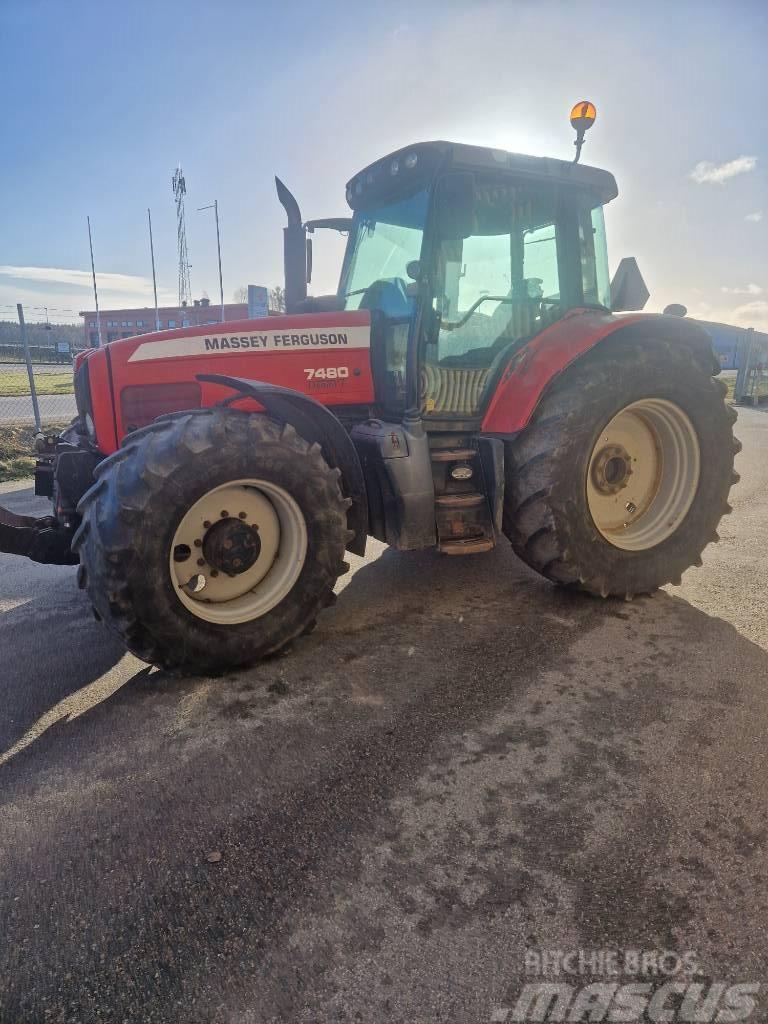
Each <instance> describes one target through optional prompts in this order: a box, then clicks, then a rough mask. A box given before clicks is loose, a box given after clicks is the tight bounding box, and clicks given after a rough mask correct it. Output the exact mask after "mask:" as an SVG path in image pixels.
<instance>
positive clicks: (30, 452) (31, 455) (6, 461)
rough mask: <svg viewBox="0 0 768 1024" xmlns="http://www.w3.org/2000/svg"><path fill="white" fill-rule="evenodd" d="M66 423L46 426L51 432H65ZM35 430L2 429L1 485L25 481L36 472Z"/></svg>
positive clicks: (25, 428) (29, 427)
mask: <svg viewBox="0 0 768 1024" xmlns="http://www.w3.org/2000/svg"><path fill="white" fill-rule="evenodd" d="M64 427H65V424H64V423H59V424H50V425H49V424H45V429H46V430H49V431H58V430H63V429H64ZM35 458H36V456H35V428H34V426H24V427H7V426H3V427H0V483H5V482H6V481H7V480H23V479H24V478H25V477H30V476H32V474H33V473H34V471H35Z"/></svg>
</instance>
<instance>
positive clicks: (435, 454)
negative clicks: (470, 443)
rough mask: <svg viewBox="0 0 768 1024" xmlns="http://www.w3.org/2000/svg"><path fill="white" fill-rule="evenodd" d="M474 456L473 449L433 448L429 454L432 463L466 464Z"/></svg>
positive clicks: (475, 453)
mask: <svg viewBox="0 0 768 1024" xmlns="http://www.w3.org/2000/svg"><path fill="white" fill-rule="evenodd" d="M476 455H477V452H476V451H475V449H474V448H433V449H432V451H431V452H430V458H431V459H432V461H433V462H468V461H469V460H470V459H474V457H475V456H476Z"/></svg>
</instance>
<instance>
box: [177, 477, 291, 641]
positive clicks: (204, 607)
mask: <svg viewBox="0 0 768 1024" xmlns="http://www.w3.org/2000/svg"><path fill="white" fill-rule="evenodd" d="M306 551H307V527H306V523H305V521H304V516H303V514H302V511H301V509H300V508H299V506H298V504H297V502H296V501H295V499H294V498H293V497H291V495H290V494H289V493H288V492H287V491H286V490H284V489H283V488H282V487H280V486H279V485H277V484H275V483H273V482H271V481H269V480H256V479H254V480H248V479H246V480H233V481H231V482H230V483H227V484H222V485H221V486H219V487H214V488H213V489H212V490H210V491H208V492H207V493H206V494H204V495H203V496H202V497H200V498H199V499H198V500H197V501H195V502H194V503H193V504H192V505H191V506H190V507H189V508H188V509H187V511H186V512H185V513H184V515H183V517H182V519H181V521H180V523H179V524H178V526H177V528H176V531H175V533H174V536H173V538H172V541H171V550H170V559H169V569H170V573H171V579H172V581H173V583H174V588H175V590H176V593H177V595H178V597H179V600H180V601H181V603H182V604H183V605H184V606H185V608H187V610H188V611H190V612H192V614H193V615H195V616H197V617H198V618H201V619H205V620H206V621H208V622H214V623H218V624H220V625H236V624H237V623H242V622H249V621H251V620H253V619H256V618H259V616H261V615H264V614H266V612H268V611H269V610H270V609H271V608H274V607H275V605H276V604H278V603H279V602H280V601H281V600H282V599H283V598H284V597H285V596H286V595H287V594H288V593H289V591H290V590H291V588H292V587H293V585H294V583H295V582H296V580H297V579H298V577H299V574H300V572H301V569H302V566H303V565H304V558H305V556H306Z"/></svg>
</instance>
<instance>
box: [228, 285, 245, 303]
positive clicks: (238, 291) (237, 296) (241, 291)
mask: <svg viewBox="0 0 768 1024" xmlns="http://www.w3.org/2000/svg"><path fill="white" fill-rule="evenodd" d="M232 301H233V302H247V301H248V289H247V288H246V286H245V285H244V284H241V285H240V287H239V288H235V290H234V291H233V292H232Z"/></svg>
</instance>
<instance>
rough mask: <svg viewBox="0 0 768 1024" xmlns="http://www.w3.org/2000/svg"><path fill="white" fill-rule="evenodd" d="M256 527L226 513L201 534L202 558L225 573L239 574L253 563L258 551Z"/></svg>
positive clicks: (259, 551) (259, 545)
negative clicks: (224, 517)
mask: <svg viewBox="0 0 768 1024" xmlns="http://www.w3.org/2000/svg"><path fill="white" fill-rule="evenodd" d="M258 531H259V528H258V526H255V525H254V526H251V525H249V524H248V523H244V522H243V520H242V519H235V518H234V517H233V516H228V517H227V518H226V519H220V520H219V521H218V522H217V523H214V524H213V526H212V527H211V528H210V529H209V530H208V531H207V532H206V534H205V536H204V537H203V558H204V559H205V560H206V562H207V563H208V564H209V565H210V566H212V567H213V568H214V569H218V570H219V571H220V572H225V573H227V575H228V576H240V575H241V574H242V573H244V572H247V571H248V569H250V568H251V567H252V566H254V565H255V564H256V562H257V560H258V557H259V555H260V553H261V541H260V540H259V532H258Z"/></svg>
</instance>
